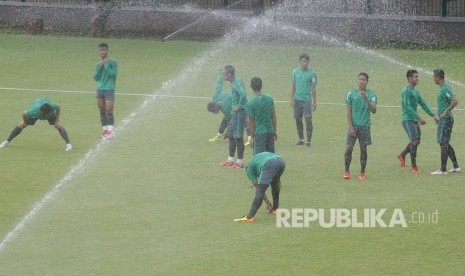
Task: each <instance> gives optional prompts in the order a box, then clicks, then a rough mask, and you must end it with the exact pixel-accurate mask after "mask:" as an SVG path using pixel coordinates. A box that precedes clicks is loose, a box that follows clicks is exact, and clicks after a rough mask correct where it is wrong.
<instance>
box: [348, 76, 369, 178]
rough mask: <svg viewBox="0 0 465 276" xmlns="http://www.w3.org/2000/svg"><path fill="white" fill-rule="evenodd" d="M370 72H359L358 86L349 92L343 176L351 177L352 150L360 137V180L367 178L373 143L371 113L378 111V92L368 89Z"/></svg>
mask: <svg viewBox="0 0 465 276" xmlns="http://www.w3.org/2000/svg"><path fill="white" fill-rule="evenodd" d="M367 84H368V74H367V73H363V72H362V73H360V74H358V83H357V85H358V88H357V89H354V90H352V91H350V92H349V93H347V97H346V104H347V121H348V123H349V129H348V131H347V148H346V152H345V155H344V160H345V171H344V175H343V178H344V179H349V178H350V173H349V167H350V162H351V161H352V151H353V149H354V145H355V142H356V141H357V138H358V143H359V145H360V165H361V169H360V174H359V175H358V179H359V180H365V178H366V175H365V168H366V165H367V159H368V152H367V146H368V145H371V130H370V125H371V122H370V115H371V113H373V114H375V113H376V104H377V100H376V94H375V93H374V92H373V91H371V90H369V89H367Z"/></svg>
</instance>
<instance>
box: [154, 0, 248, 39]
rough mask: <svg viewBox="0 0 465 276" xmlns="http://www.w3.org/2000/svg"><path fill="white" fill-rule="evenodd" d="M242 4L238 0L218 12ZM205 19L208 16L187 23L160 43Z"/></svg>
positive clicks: (242, 0)
mask: <svg viewBox="0 0 465 276" xmlns="http://www.w3.org/2000/svg"><path fill="white" fill-rule="evenodd" d="M242 2H244V0H240V1H237V2H234V3H232V4H230V5H228V6H226V7H223V8H221V9H220V10H227V9H229V8H231V7H234V6H235V5H237V4H239V3H242ZM207 18H208V16H204V17H202V18H200V19H197V20H196V21H194V22H192V23H189V24H188V25H186V26H184V27H182V28H180V29H178V30H176V31H174V32H173V33H171V34H169V35H167V36H165V37H164V38H162V39H161V41H162V42H165V40H167V39H169V38H170V37H172V36H174V35H175V34H177V33H179V32H182V31H183V30H185V29H187V28H189V27H191V26H193V25H195V24H197V23H199V22H202V21H204V20H205V19H207Z"/></svg>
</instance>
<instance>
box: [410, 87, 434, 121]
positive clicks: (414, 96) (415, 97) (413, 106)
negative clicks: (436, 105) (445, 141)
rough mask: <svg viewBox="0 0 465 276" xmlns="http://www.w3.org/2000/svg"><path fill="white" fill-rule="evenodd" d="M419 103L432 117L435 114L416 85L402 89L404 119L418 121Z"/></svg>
mask: <svg viewBox="0 0 465 276" xmlns="http://www.w3.org/2000/svg"><path fill="white" fill-rule="evenodd" d="M418 105H420V106H421V108H423V110H424V111H425V112H426V113H428V115H430V116H431V117H433V116H434V113H433V112H432V111H431V109H430V108H429V106H428V105H427V104H426V102H425V101H424V100H423V98H422V97H421V96H420V91H418V90H416V89H415V87H410V86H408V85H407V86H406V87H404V89H402V121H403V122H405V121H414V122H418V118H419V116H418V113H417V107H418Z"/></svg>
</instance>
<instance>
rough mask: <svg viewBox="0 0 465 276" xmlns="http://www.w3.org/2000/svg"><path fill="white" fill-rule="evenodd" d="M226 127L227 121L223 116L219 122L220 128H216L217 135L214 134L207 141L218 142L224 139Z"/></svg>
mask: <svg viewBox="0 0 465 276" xmlns="http://www.w3.org/2000/svg"><path fill="white" fill-rule="evenodd" d="M227 126H228V119H226V116H223V119H222V120H221V123H220V126H219V128H218V134H216V135H215V136H213V137H212V138H210V139H208V141H209V142H217V141H220V140H221V139H222V138H223V137H224V136H223V133H224V131H225V130H226V127H227Z"/></svg>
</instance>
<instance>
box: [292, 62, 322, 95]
mask: <svg viewBox="0 0 465 276" xmlns="http://www.w3.org/2000/svg"><path fill="white" fill-rule="evenodd" d="M291 81H292V83H293V84H294V86H295V91H294V100H299V101H311V100H312V88H315V87H316V74H315V72H314V71H313V70H312V69H310V68H308V69H307V70H302V68H300V67H298V68H296V69H294V71H293V72H292V78H291Z"/></svg>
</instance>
